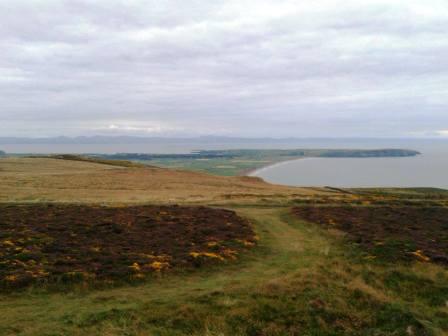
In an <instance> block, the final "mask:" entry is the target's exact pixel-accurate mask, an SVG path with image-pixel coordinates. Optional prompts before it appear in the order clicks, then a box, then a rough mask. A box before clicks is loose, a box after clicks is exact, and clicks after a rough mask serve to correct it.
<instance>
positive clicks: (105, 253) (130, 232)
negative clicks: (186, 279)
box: [0, 205, 255, 288]
mask: <svg viewBox="0 0 448 336" xmlns="http://www.w3.org/2000/svg"><path fill="white" fill-rule="evenodd" d="M248 243H250V244H248ZM254 243H255V237H254V233H253V231H252V229H251V226H250V224H249V222H248V221H247V220H245V219H243V218H241V217H239V216H237V215H236V213H235V212H233V211H229V210H224V209H213V208H208V207H180V206H134V207H119V208H110V207H92V206H77V205H26V206H20V205H14V206H2V207H0V283H1V285H2V287H4V288H11V287H23V286H25V285H28V284H32V283H34V282H57V281H62V282H73V281H80V280H83V281H84V280H94V279H97V280H102V281H109V280H115V279H142V278H144V277H145V276H146V275H147V274H151V273H159V272H166V271H169V270H171V269H179V268H192V267H199V266H202V265H204V264H210V263H223V262H227V261H231V260H234V259H236V258H237V257H238V255H239V254H241V253H244V252H243V251H244V250H246V249H247V248H248V247H249V246H252V245H253V244H254Z"/></svg>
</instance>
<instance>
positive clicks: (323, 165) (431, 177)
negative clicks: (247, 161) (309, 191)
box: [253, 144, 448, 189]
mask: <svg viewBox="0 0 448 336" xmlns="http://www.w3.org/2000/svg"><path fill="white" fill-rule="evenodd" d="M413 148H415V149H417V150H419V151H421V152H422V155H419V156H416V157H406V158H366V159H352V158H307V159H301V160H295V161H289V162H284V163H280V164H277V165H274V166H271V167H266V168H264V169H261V170H258V171H256V172H255V173H254V174H253V175H256V176H259V177H262V178H263V179H265V180H266V181H268V182H271V183H277V184H285V185H292V186H333V187H347V188H349V187H435V188H444V189H448V145H447V144H432V145H428V144H426V145H420V146H414V147H413Z"/></svg>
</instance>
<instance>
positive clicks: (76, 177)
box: [0, 158, 325, 203]
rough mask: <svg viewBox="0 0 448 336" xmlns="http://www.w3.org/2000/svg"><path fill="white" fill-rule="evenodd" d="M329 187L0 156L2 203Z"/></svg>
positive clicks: (160, 198)
mask: <svg viewBox="0 0 448 336" xmlns="http://www.w3.org/2000/svg"><path fill="white" fill-rule="evenodd" d="M319 193H322V194H324V193H325V191H323V190H322V191H320V190H318V189H315V188H314V189H307V188H291V187H285V186H276V185H271V184H268V183H265V182H263V181H262V180H260V179H257V178H249V177H221V176H214V175H208V174H203V173H197V172H189V171H181V170H171V169H163V168H155V167H147V168H123V167H114V166H110V165H103V164H96V163H89V162H77V161H67V160H57V159H46V158H5V159H0V202H35V201H50V202H89V203H145V202H151V203H206V202H217V203H220V202H228V201H229V200H232V201H235V200H238V201H244V202H247V203H250V202H256V201H257V200H259V199H260V198H264V199H266V198H271V199H279V198H280V199H285V200H286V199H288V198H290V197H294V196H297V195H316V194H319Z"/></svg>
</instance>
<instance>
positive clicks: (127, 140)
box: [0, 135, 446, 147]
mask: <svg viewBox="0 0 448 336" xmlns="http://www.w3.org/2000/svg"><path fill="white" fill-rule="evenodd" d="M414 141H423V142H425V141H446V139H445V140H444V139H412V138H408V139H406V138H400V139H399V138H394V139H392V138H391V139H387V138H329V137H328V138H325V137H321V138H302V137H294V138H291V137H290V138H270V137H259V138H247V137H225V136H200V137H174V138H173V137H141V136H105V135H97V136H77V137H66V136H58V137H41V138H28V137H0V145H2V144H15V145H17V144H145V143H148V144H159V143H166V144H170V143H181V144H182V143H185V142H187V143H190V144H214V143H215V144H216V143H221V144H223V143H224V144H235V143H236V144H244V143H245V144H255V143H260V142H269V143H272V144H278V143H283V144H285V143H294V144H297V143H300V144H301V146H308V144H307V143H314V144H315V143H322V144H327V143H334V145H333V146H332V147H334V146H337V147H343V146H342V145H340V144H338V142H344V143H345V142H350V143H351V142H353V143H356V142H363V143H365V142H373V143H375V144H378V143H381V142H383V143H391V142H392V143H394V144H395V143H402V142H403V143H406V144H409V143H410V142H414Z"/></svg>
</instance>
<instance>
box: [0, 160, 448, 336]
mask: <svg viewBox="0 0 448 336" xmlns="http://www.w3.org/2000/svg"><path fill="white" fill-rule="evenodd" d="M0 199H1V200H2V202H3V205H2V206H17V205H18V204H20V203H23V202H26V203H30V202H31V203H37V205H39V204H41V203H42V202H41V201H42V200H45V201H57V202H60V201H63V202H76V203H77V204H86V203H89V204H92V203H94V204H96V205H98V204H102V203H104V202H107V203H108V204H109V205H115V206H120V207H127V205H129V204H133V203H145V204H148V203H173V202H176V203H179V204H192V203H194V204H197V205H201V206H212V207H213V206H218V207H221V208H223V207H224V208H226V209H230V210H233V211H235V212H236V214H237V215H239V216H241V217H242V218H245V219H247V220H249V222H250V223H251V226H252V228H253V230H254V231H255V233H256V235H257V236H258V241H257V243H256V246H253V247H252V248H251V249H248V250H247V251H245V252H241V253H240V254H239V255H238V258H237V259H236V260H234V261H231V262H226V263H223V262H218V263H215V264H212V265H198V267H197V268H195V269H188V270H187V269H186V270H179V271H176V272H163V271H162V272H160V273H157V274H156V275H155V276H154V277H150V278H147V279H145V280H142V281H140V282H125V283H123V284H121V285H111V286H106V287H104V286H102V287H101V288H96V287H95V285H94V284H92V283H91V282H88V281H80V282H77V283H75V284H73V285H71V286H70V285H69V286H65V285H64V286H61V287H60V288H58V287H56V288H52V289H45V286H38V285H35V286H34V287H33V286H32V287H28V288H27V289H26V290H22V291H14V292H12V293H11V292H4V293H3V294H1V297H0V335H81V334H82V335H201V336H202V335H203V336H205V335H207V336H210V335H232V336H233V335H257V336H258V335H269V336H270V335H274V336H277V335H278V336H280V335H282V336H283V335H372V336H373V335H394V336H395V335H403V336H407V335H447V334H448V306H447V304H446V300H447V298H448V270H447V268H446V266H445V265H444V264H443V263H435V262H433V260H432V259H431V258H430V257H429V256H431V257H433V255H432V254H429V253H426V251H425V250H423V251H420V252H418V253H416V254H411V253H412V252H417V251H414V250H412V249H410V250H402V249H401V248H400V246H398V249H396V248H397V246H396V245H393V247H394V249H389V250H386V254H384V253H383V254H381V253H382V252H384V251H385V249H384V248H383V247H384V245H383V244H381V243H382V242H383V240H384V237H376V236H374V240H373V241H375V242H376V243H380V244H378V245H372V246H376V247H377V249H376V250H371V249H370V247H371V245H369V244H367V245H366V244H365V242H367V241H366V240H363V239H362V237H367V236H364V235H361V236H359V234H360V232H367V233H369V232H370V231H364V230H363V229H362V228H363V227H367V228H368V227H369V223H370V220H369V216H371V214H374V217H375V218H377V216H378V215H379V214H381V216H389V215H388V214H389V212H387V211H386V212H384V211H385V209H387V208H390V214H393V215H394V216H392V217H391V218H392V219H393V221H390V222H385V221H377V222H375V225H382V224H385V225H387V228H388V230H392V231H394V225H397V226H399V227H400V228H401V227H405V226H404V224H409V225H408V226H406V227H409V229H410V230H414V231H415V230H416V232H418V234H416V235H414V236H413V237H420V235H422V236H424V237H430V236H426V235H425V230H432V226H431V225H437V227H438V228H439V230H440V232H439V234H438V235H437V237H436V238H434V237H430V239H440V240H441V242H442V245H440V246H443V244H444V243H445V239H446V238H445V237H446V236H444V234H446V231H447V228H448V227H447V226H446V225H447V222H446V219H445V217H444V216H439V213H442V212H444V211H447V207H448V195H446V193H440V192H437V190H425V189H411V190H408V189H400V190H395V189H388V190H373V189H371V190H345V189H330V188H328V189H313V188H288V187H282V186H272V185H269V184H267V183H264V182H262V181H260V180H257V179H251V178H243V177H219V176H211V175H206V174H199V173H193V172H183V171H176V170H169V171H167V170H164V169H159V168H126V167H115V166H110V165H103V164H97V163H91V162H78V161H66V160H54V159H53V160H52V159H1V160H0ZM319 207H323V208H322V211H317V212H316V211H314V210H313V211H312V212H310V213H308V214H312V216H311V215H309V216H308V215H307V216H308V217H307V218H304V217H301V216H298V213H297V209H308V208H309V209H319ZM404 208H406V209H410V210H409V211H408V210H406V212H404V210H400V211H398V210H399V209H404ZM293 209H296V210H293ZM324 209H325V211H326V212H324V211H323V210H324ZM338 209H361V210H362V211H361V214H362V216H361V215H358V214H357V213H356V212H355V211H352V210H350V213H349V214H350V216H351V217H350V218H352V219H353V225H355V224H356V225H360V226H354V227H355V228H357V229H356V230H350V228H349V227H346V226H345V225H344V223H345V221H344V218H345V217H344V216H345V215H344V216H342V217H344V218H342V217H341V218H342V220H341V218H340V216H339V214H344V213H345V212H341V210H338ZM363 209H365V210H363ZM369 209H373V210H372V211H375V212H374V213H373V212H372V213H371V212H369V211H370V210H369ZM431 209H437V212H435V215H434V216H432V215H431V218H432V221H433V222H432V223H433V224H431V225H429V224H430V223H427V224H425V223H420V222H415V221H414V220H413V219H414V218H415V217H416V216H415V214H419V216H420V217H421V218H425V216H422V215H421V211H429V212H430V213H432V212H431V211H432V210H431ZM344 211H349V210H344ZM408 213H409V214H410V215H407V214H408ZM2 214H3V217H2ZM316 214H319V215H320V214H325V216H327V217H315V215H316ZM413 214H414V215H413ZM328 216H330V217H331V218H330V217H328ZM397 216H398V217H397ZM91 217H92V216H88V218H91ZM2 218H3V222H4V218H5V212H0V225H3V224H1V223H2ZM86 218H87V217H86ZM151 218H152V217H149V220H150V221H151ZM322 218H323V219H325V220H323V219H322ZM388 218H389V217H388ZM397 218H398V219H399V220H398V221H396V219H397ZM330 219H331V221H330ZM79 220H80V219H79V218H78V219H77V221H79ZM18 221H19V222H20V219H18ZM152 221H156V218H155V217H154V219H153V220H152ZM332 221H333V222H332ZM81 222H82V219H81ZM395 222H396V224H393V223H395ZM65 223H66V225H67V226H69V227H73V225H74V223H75V222H74V220H73V221H71V220H67V221H65ZM179 223H185V224H186V222H183V221H182V220H181V221H180V222H179ZM332 223H334V224H332ZM359 228H361V229H359ZM2 232H3V234H4V232H5V231H2ZM401 235H402V236H403V234H401ZM359 237H361V239H360V238H359ZM368 237H369V239H371V238H370V236H368ZM106 238H107V236H106V235H104V234H103V235H99V236H98V239H106ZM377 238H378V240H376V239H377ZM380 238H381V239H380ZM6 239H7V237H6V236H2V237H1V238H0V241H2V242H3V243H4V241H5V240H6ZM173 239H174V238H173ZM173 244H174V246H176V243H174V241H173ZM426 244H428V242H427V241H425V245H421V246H420V247H417V248H418V249H422V248H423V249H425V248H427V247H428V245H426ZM3 245H4V244H3ZM7 245H8V244H7ZM386 247H388V246H387V245H386ZM8 248H10V246H9V247H8ZM406 248H411V247H410V246H406ZM408 252H409V253H408ZM395 253H397V254H398V255H401V254H400V253H405V254H404V255H405V256H406V257H405V258H384V257H383V256H385V257H389V256H391V257H393V256H394V255H395ZM433 253H436V252H435V251H433ZM438 253H439V254H440V253H442V254H443V253H446V251H445V252H444V251H443V250H441V251H439V252H438ZM68 255H69V253H68ZM421 256H426V257H428V258H429V259H426V258H422V257H421Z"/></svg>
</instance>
